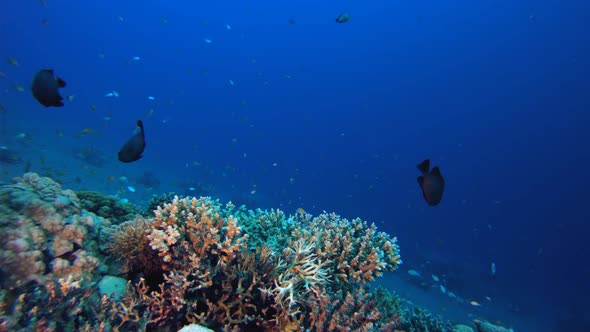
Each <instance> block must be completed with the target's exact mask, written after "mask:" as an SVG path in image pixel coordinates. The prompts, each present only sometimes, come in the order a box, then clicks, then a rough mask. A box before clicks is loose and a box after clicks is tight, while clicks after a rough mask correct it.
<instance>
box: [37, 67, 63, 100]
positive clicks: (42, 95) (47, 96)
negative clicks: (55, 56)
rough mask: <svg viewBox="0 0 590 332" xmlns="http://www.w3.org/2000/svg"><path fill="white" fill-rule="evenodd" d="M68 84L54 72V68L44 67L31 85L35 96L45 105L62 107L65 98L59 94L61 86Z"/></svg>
mask: <svg viewBox="0 0 590 332" xmlns="http://www.w3.org/2000/svg"><path fill="white" fill-rule="evenodd" d="M64 86H66V82H65V81H64V80H62V79H61V78H59V77H56V76H55V75H54V74H53V69H43V70H39V72H37V75H35V78H34V79H33V84H32V85H31V91H32V92H33V97H35V99H37V101H39V103H41V105H43V106H45V107H49V106H55V107H62V106H63V105H64V103H63V102H62V100H63V99H64V98H63V97H62V96H61V95H60V94H59V88H63V87H64Z"/></svg>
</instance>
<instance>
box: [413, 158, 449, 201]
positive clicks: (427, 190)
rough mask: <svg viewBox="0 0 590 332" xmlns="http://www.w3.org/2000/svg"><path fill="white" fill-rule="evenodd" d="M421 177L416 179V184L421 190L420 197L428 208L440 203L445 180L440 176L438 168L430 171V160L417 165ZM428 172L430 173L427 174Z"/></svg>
mask: <svg viewBox="0 0 590 332" xmlns="http://www.w3.org/2000/svg"><path fill="white" fill-rule="evenodd" d="M418 169H419V170H420V172H422V175H421V176H419V177H418V184H420V188H422V195H424V199H425V200H426V202H427V203H428V205H430V206H435V205H437V204H438V203H440V200H441V199H442V194H443V191H444V190H445V180H444V179H443V177H442V175H441V174H440V169H438V166H436V167H434V168H433V169H432V170H430V159H426V160H424V161H423V162H422V163H420V164H419V165H418ZM429 171H430V173H429Z"/></svg>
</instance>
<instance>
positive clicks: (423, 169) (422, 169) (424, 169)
mask: <svg viewBox="0 0 590 332" xmlns="http://www.w3.org/2000/svg"><path fill="white" fill-rule="evenodd" d="M418 169H419V170H420V172H422V174H427V173H428V170H429V169H430V159H425V160H424V161H423V162H421V163H420V164H418Z"/></svg>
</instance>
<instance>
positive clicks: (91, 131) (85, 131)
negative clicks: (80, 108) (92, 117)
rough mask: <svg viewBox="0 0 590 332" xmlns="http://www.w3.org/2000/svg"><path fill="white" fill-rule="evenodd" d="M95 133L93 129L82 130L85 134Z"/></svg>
mask: <svg viewBox="0 0 590 332" xmlns="http://www.w3.org/2000/svg"><path fill="white" fill-rule="evenodd" d="M94 132H95V130H94V129H92V128H84V129H82V133H83V134H92V133H94Z"/></svg>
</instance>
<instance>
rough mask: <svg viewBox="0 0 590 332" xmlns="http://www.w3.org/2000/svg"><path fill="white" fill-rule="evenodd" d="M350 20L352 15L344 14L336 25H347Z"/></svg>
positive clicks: (339, 17) (337, 18) (338, 18)
mask: <svg viewBox="0 0 590 332" xmlns="http://www.w3.org/2000/svg"><path fill="white" fill-rule="evenodd" d="M349 20H350V15H349V14H348V13H342V14H340V15H338V17H336V23H346V22H348V21H349Z"/></svg>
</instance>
